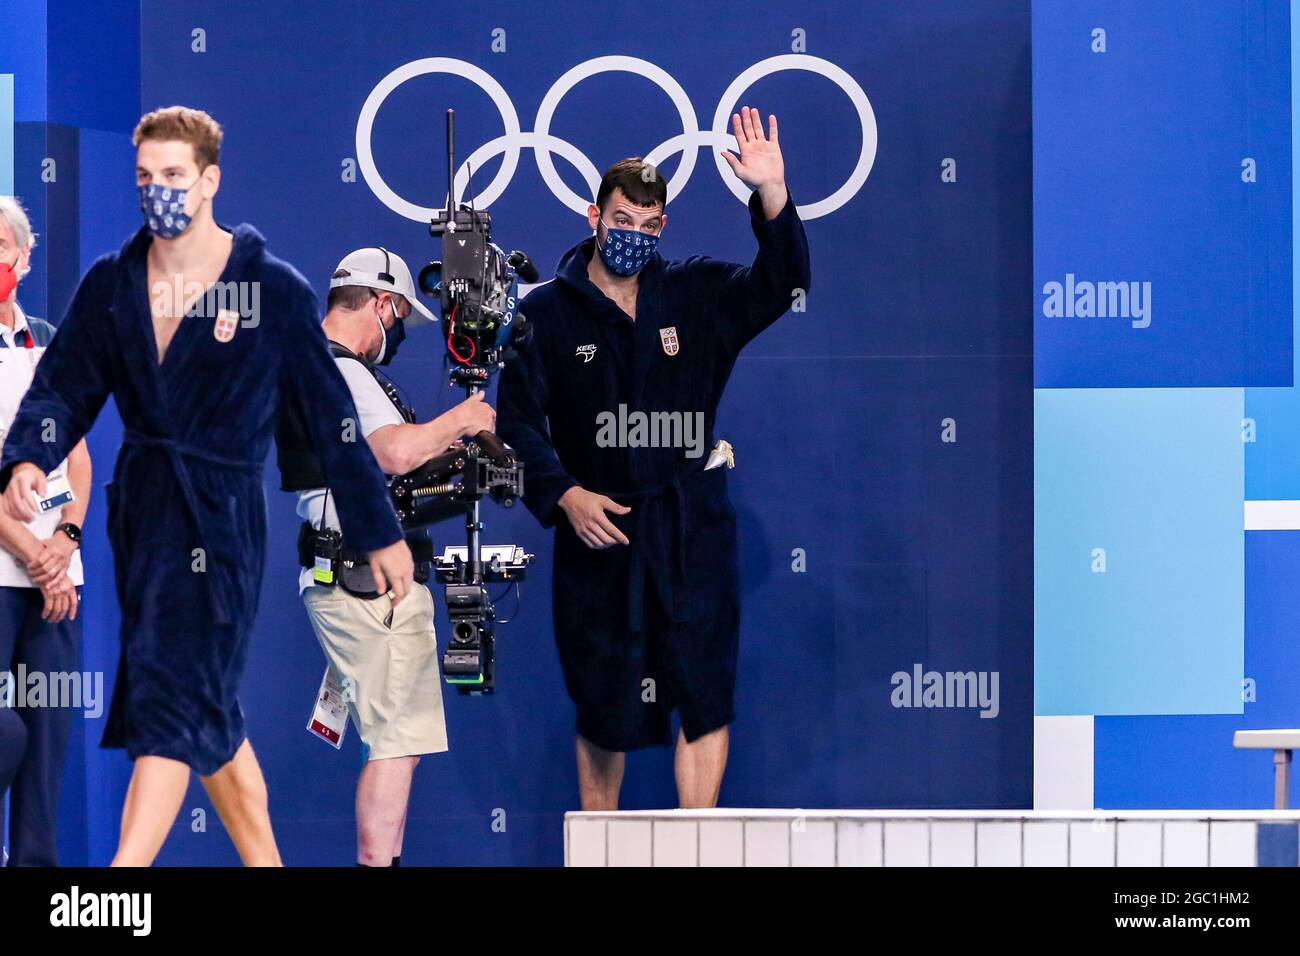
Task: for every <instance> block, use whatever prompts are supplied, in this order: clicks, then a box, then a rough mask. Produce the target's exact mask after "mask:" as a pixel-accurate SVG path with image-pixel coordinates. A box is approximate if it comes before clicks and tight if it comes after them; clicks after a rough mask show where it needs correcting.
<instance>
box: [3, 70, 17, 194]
mask: <svg viewBox="0 0 1300 956" xmlns="http://www.w3.org/2000/svg"><path fill="white" fill-rule="evenodd" d="M13 192H14V75H13V74H12V73H0V195H5V196H12V195H13Z"/></svg>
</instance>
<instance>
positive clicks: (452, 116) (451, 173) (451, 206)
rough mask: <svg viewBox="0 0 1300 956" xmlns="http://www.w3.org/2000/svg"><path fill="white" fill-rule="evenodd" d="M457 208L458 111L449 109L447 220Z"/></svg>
mask: <svg viewBox="0 0 1300 956" xmlns="http://www.w3.org/2000/svg"><path fill="white" fill-rule="evenodd" d="M455 210H456V111H455V110H447V222H448V223H451V222H454V221H455V220H454V219H453V218H452V216H453V214H454V212H455Z"/></svg>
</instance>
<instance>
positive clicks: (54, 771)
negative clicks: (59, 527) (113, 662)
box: [0, 555, 81, 866]
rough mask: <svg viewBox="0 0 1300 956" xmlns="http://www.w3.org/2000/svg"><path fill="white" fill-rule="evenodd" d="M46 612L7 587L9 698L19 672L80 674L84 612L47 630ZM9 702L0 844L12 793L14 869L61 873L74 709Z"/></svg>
mask: <svg viewBox="0 0 1300 956" xmlns="http://www.w3.org/2000/svg"><path fill="white" fill-rule="evenodd" d="M4 557H5V556H3V555H0V559H3V558H4ZM77 591H78V593H80V591H81V588H77ZM43 606H44V602H43V599H42V598H41V592H40V590H39V589H37V588H13V587H0V671H5V672H7V675H6V676H7V680H6V682H5V683H6V687H5V690H6V691H7V690H8V689H9V687H10V686H11V685H12V682H13V681H15V680H16V679H17V671H18V665H19V664H22V665H24V666H25V667H26V673H28V674H31V673H33V672H37V671H39V672H42V673H45V674H47V675H48V674H54V673H67V672H71V671H74V670H76V668H77V642H78V641H79V640H80V638H81V615H80V612H78V615H77V619H76V620H75V621H69V620H66V619H65V620H63V621H61V622H60V623H58V624H47V623H46V622H45V621H42V620H41V608H42V607H43ZM6 699H7V695H0V837H3V836H4V832H5V826H4V823H5V820H4V801H3V797H4V794H5V793H6V792H8V794H9V809H10V817H11V818H10V820H9V866H58V864H59V857H58V850H57V848H56V845H55V839H54V828H55V823H56V821H57V820H58V811H59V785H60V783H61V781H62V779H63V756H64V754H65V752H66V751H67V749H68V735H69V734H70V733H71V732H72V716H73V708H72V707H65V706H58V707H49V706H46V707H17V706H15V707H12V708H11V707H7V706H4V704H5V702H6ZM14 703H15V705H16V704H17V703H18V697H17V691H16V690H15V692H14Z"/></svg>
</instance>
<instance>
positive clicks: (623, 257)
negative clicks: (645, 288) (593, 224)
mask: <svg viewBox="0 0 1300 956" xmlns="http://www.w3.org/2000/svg"><path fill="white" fill-rule="evenodd" d="M600 221H601V223H602V224H603V225H604V226H605V242H604V244H603V245H602V244H601V243H600V241H599V240H597V242H596V245H597V247H598V248H599V249H600V258H601V259H602V260H603V261H604V263H605V268H606V269H608V270H609V271H610V272H612V273H614V275H617V276H630V275H635V274H636V273H638V272H640V271H641V269H642V267H643V266H644V265H645V264H646V263H647V262H649V261H650V257H651V256H652V255H654V251H655V246H657V245H659V237H658V236H648V235H646V234H645V233H644V232H641V231H639V230H636V229H611V228H610V226H609V223H607V222H605V220H603V219H602V220H600Z"/></svg>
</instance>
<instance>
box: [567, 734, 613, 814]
mask: <svg viewBox="0 0 1300 956" xmlns="http://www.w3.org/2000/svg"><path fill="white" fill-rule="evenodd" d="M624 763H625V760H624V755H623V754H622V753H621V752H620V751H616V750H602V749H601V748H600V747H597V746H596V745H595V744H593V743H592V742H591V741H590V740H587V739H585V738H583V737H579V738H578V795H579V797H580V799H581V801H582V809H584V810H617V809H618V791H619V790H620V789H621V788H622V786H623V766H624Z"/></svg>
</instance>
